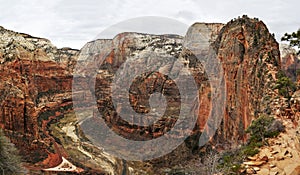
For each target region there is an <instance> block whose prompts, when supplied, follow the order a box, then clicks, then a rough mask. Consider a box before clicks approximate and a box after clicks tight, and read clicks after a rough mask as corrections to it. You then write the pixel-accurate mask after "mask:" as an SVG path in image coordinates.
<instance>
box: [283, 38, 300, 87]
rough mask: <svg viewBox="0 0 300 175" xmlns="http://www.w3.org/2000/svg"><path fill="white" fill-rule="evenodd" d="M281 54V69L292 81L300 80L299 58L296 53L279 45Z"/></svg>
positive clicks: (287, 47) (286, 46)
mask: <svg viewBox="0 0 300 175" xmlns="http://www.w3.org/2000/svg"><path fill="white" fill-rule="evenodd" d="M280 53H281V65H282V66H281V69H282V70H283V71H284V73H285V74H286V75H287V76H288V77H289V78H290V79H291V80H292V81H294V82H295V81H298V80H300V76H299V70H300V57H299V56H298V55H297V51H296V50H295V49H293V48H291V47H290V46H288V45H285V44H281V45H280Z"/></svg>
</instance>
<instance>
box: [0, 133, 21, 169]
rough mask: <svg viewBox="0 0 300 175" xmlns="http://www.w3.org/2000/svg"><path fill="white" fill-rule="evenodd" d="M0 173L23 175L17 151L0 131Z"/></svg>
mask: <svg viewBox="0 0 300 175" xmlns="http://www.w3.org/2000/svg"><path fill="white" fill-rule="evenodd" d="M0 173H3V174H25V169H24V168H23V167H22V166H21V158H20V156H19V155H18V151H17V149H16V148H15V146H14V145H13V144H12V143H11V142H10V140H9V139H8V138H7V137H5V135H4V133H3V131H2V130H0Z"/></svg>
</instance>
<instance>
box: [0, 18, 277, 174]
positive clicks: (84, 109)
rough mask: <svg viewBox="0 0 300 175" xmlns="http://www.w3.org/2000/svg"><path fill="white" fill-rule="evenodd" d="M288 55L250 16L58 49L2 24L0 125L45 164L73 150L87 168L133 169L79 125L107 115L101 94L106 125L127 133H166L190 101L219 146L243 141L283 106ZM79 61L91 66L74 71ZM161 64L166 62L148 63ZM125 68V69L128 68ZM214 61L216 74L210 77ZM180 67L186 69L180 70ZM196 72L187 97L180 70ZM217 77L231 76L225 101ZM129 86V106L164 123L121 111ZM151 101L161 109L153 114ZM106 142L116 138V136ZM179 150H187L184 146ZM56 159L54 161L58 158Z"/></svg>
mask: <svg viewBox="0 0 300 175" xmlns="http://www.w3.org/2000/svg"><path fill="white" fill-rule="evenodd" d="M199 47H200V48H201V49H200V50H199V49H197V48H199ZM210 52H213V53H214V55H213V56H214V58H215V60H216V61H217V62H218V63H219V65H220V66H219V67H207V65H206V64H205V63H203V62H201V59H198V58H202V57H205V55H207V54H208V53H210ZM279 56H280V55H279V50H278V44H277V42H276V41H275V39H274V38H273V37H272V35H270V33H269V31H268V29H267V28H266V26H265V25H264V24H263V23H262V22H261V21H258V20H256V19H249V18H247V17H244V18H241V19H237V20H234V21H231V22H229V23H228V24H226V25H223V24H204V23H196V24H194V25H192V26H191V27H190V28H189V30H188V32H187V35H186V36H185V37H180V36H176V35H149V34H139V33H122V34H119V35H117V36H116V37H115V38H114V39H113V40H96V41H93V42H90V43H87V44H86V45H85V46H84V48H83V49H82V50H81V51H80V52H79V51H77V50H72V49H68V48H64V49H57V48H56V47H54V46H53V45H52V44H51V43H50V42H49V41H48V40H45V39H41V38H35V37H32V36H29V35H26V34H19V33H15V32H12V31H8V30H5V29H3V28H0V62H1V64H0V74H1V76H0V82H1V83H0V92H1V93H0V124H1V125H0V126H1V127H2V128H4V129H5V130H6V131H7V132H6V133H7V135H9V137H10V138H11V139H12V140H13V142H14V143H16V144H17V146H19V148H20V147H22V148H24V149H22V150H23V151H22V154H23V155H25V157H26V159H27V160H28V162H31V163H37V164H38V165H39V166H42V167H53V166H56V165H57V164H58V163H59V161H60V160H57V161H56V162H55V161H54V159H55V160H56V159H57V157H66V158H68V159H69V160H71V161H73V162H75V164H76V165H78V166H82V167H85V168H86V171H91V172H92V170H96V171H101V172H102V171H106V172H111V173H116V174H121V173H122V172H135V170H132V168H133V169H135V167H134V165H133V164H131V163H129V164H127V166H131V167H132V168H129V167H126V166H125V163H124V162H122V161H121V160H119V159H116V158H114V157H111V156H109V155H107V154H106V153H105V152H103V150H99V149H98V148H96V147H94V146H93V145H91V144H90V142H88V141H87V140H86V137H84V135H83V132H82V130H81V126H80V123H81V124H82V123H84V122H83V121H85V122H87V121H92V122H93V121H94V120H93V119H97V117H99V116H96V115H95V114H93V113H90V112H88V111H90V110H91V109H93V107H94V106H93V104H94V102H95V101H93V100H95V99H94V97H93V95H92V94H93V93H95V94H96V102H97V103H96V105H97V110H98V111H99V112H100V113H101V115H102V117H103V119H104V120H105V122H106V124H107V125H108V126H109V127H110V128H111V129H112V130H114V131H115V132H116V133H118V134H119V135H122V136H123V137H125V138H128V139H131V140H150V139H153V138H159V137H161V136H162V135H163V134H164V133H166V132H167V131H169V130H170V128H172V127H173V126H174V124H175V122H176V121H177V120H178V114H179V111H180V104H186V105H190V106H194V109H193V110H192V111H189V113H188V114H189V115H190V116H194V117H196V126H195V127H192V130H193V131H194V133H199V132H203V131H207V132H208V133H209V132H212V131H214V130H215V129H218V130H217V134H216V135H215V136H214V139H212V142H213V143H217V142H218V143H221V144H224V143H229V144H231V145H237V144H239V143H241V142H242V141H245V139H246V137H245V133H244V130H245V129H246V128H247V127H248V126H249V124H250V122H251V121H252V119H254V118H255V117H256V116H258V115H260V114H261V113H275V109H273V108H272V105H274V104H275V102H274V100H273V99H274V97H275V96H276V95H277V94H276V92H275V91H273V90H272V86H273V85H274V82H275V79H276V78H275V77H276V73H277V71H278V70H279V67H280V57H279ZM158 58H160V60H159V61H157V59H158ZM208 58H209V57H208ZM206 59H207V57H206ZM202 61H203V60H202ZM206 61H207V60H206ZM76 62H77V63H78V64H77V65H82V66H77V67H76V68H75V70H74V67H75V63H76ZM175 62H178V63H180V65H182V66H181V67H180V66H179V67H178V66H176V64H175ZM212 62H213V60H212ZM166 63H168V64H166ZM153 65H158V66H157V67H156V68H155V69H151V70H150V69H147V68H149V67H151V66H153ZM121 68H124V69H123V71H122V72H121V73H120V72H118V71H120V69H121ZM206 68H209V69H213V70H215V72H216V74H215V75H211V76H210V75H209V72H207V70H205V69H206ZM141 70H145V71H144V72H141ZM153 70H154V71H153ZM180 71H182V72H183V73H182V75H179V74H177V73H178V72H180ZM74 72H76V75H77V76H76V77H75V81H73V75H74ZM161 72H163V73H164V74H168V73H169V74H170V73H171V74H172V76H171V75H170V76H165V75H164V74H162V73H161ZM188 73H190V75H191V76H192V77H193V78H194V82H195V85H196V87H197V93H198V94H199V96H198V98H195V99H193V100H189V101H186V102H184V103H183V102H181V101H180V98H179V97H180V95H182V94H180V93H179V90H178V89H179V87H178V86H176V83H178V82H179V83H180V82H182V80H183V79H182V77H181V78H180V76H183V77H184V76H186V75H188ZM135 74H137V76H135V77H132V75H135ZM214 76H221V77H223V78H221V79H219V80H218V81H216V82H217V83H216V85H218V83H220V84H223V85H224V87H225V88H224V89H221V90H223V91H225V90H226V91H225V92H224V94H225V97H226V98H225V99H226V101H225V103H224V104H223V102H220V103H218V101H213V100H212V99H214V98H215V97H214V96H213V94H214V92H215V91H216V88H218V87H217V86H212V84H211V83H213V82H215V81H214V79H213V77H214ZM131 78H132V79H131ZM92 79H93V80H92ZM72 81H73V92H74V94H73V99H72ZM118 82H125V84H122V83H118ZM126 82H127V84H126ZM74 83H75V84H74ZM76 83H77V84H76ZM112 83H114V84H115V86H114V87H113V86H112ZM128 83H129V84H128ZM130 83H133V85H130ZM126 85H128V88H129V94H123V93H117V94H116V95H117V102H120V103H123V102H124V103H125V102H126V103H129V106H131V107H132V108H133V109H134V111H135V112H137V113H140V114H147V117H148V120H149V121H152V120H153V121H155V120H156V118H155V115H154V114H157V113H159V114H160V113H162V114H163V116H164V117H163V118H162V119H159V120H158V121H156V122H154V124H152V125H150V126H148V125H144V123H141V121H139V120H136V119H135V118H134V117H133V115H129V117H130V116H131V118H130V120H129V122H128V120H127V121H126V120H123V119H122V118H120V116H119V114H120V112H121V113H122V112H123V113H126V114H130V111H128V110H127V109H126V108H125V109H124V108H123V106H122V105H120V106H119V107H118V106H114V105H113V103H114V101H113V100H114V99H113V97H112V93H111V92H121V91H122V90H123V89H126V88H125V87H127V86H126ZM192 86H193V83H191V84H187V87H188V88H191V87H192ZM74 87H75V88H74ZM94 87H95V88H94ZM86 89H89V91H86ZM112 90H113V91H112ZM186 90H187V92H189V91H192V90H193V89H192V88H191V89H186ZM152 93H162V94H164V95H165V96H167V97H168V96H169V97H170V98H166V99H165V101H164V99H163V98H161V96H160V97H157V98H152V97H151V96H150V95H149V94H152ZM128 99H129V100H128ZM150 99H151V100H152V101H150V103H149V100H150ZM163 102H165V103H166V104H167V106H168V108H167V109H169V110H167V111H165V112H164V113H163V111H160V110H159V109H160V107H161V106H160V105H162V103H163ZM198 102H199V104H198ZM73 104H74V107H73V106H72V105H73ZM157 104H159V105H157ZM217 105H220V106H224V107H222V110H223V111H222V112H221V113H216V112H215V111H214V110H213V108H214V106H217ZM162 106H163V105H162ZM150 107H151V108H152V107H154V108H157V110H154V113H151V112H153V111H151V108H150ZM198 107H199V110H197V108H198ZM74 109H75V110H76V112H77V114H78V112H79V118H78V116H77V117H76V116H75V113H74ZM218 114H222V116H221V117H220V119H221V120H222V123H221V125H218V122H216V124H215V125H214V124H208V125H206V123H207V121H208V118H209V117H210V116H212V117H214V115H218ZM82 127H84V126H82ZM187 132H190V130H187ZM181 134H184V133H181ZM212 135H213V133H212ZM178 136H179V137H180V136H181V135H180V134H179V135H178ZM103 142H105V143H108V144H111V145H113V144H114V140H113V139H112V140H110V139H108V140H105V141H103ZM195 142H196V143H198V140H196V141H195ZM35 150H37V151H35ZM176 157H181V155H179V153H178V155H176ZM162 160H163V159H162ZM49 162H54V163H51V165H49ZM99 167H100V168H99ZM124 167H125V168H124ZM139 168H140V167H139ZM141 169H143V168H141ZM145 171H146V170H145Z"/></svg>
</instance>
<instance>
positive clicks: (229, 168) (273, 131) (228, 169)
mask: <svg viewBox="0 0 300 175" xmlns="http://www.w3.org/2000/svg"><path fill="white" fill-rule="evenodd" d="M283 130H284V127H283V125H282V124H281V123H280V122H278V121H276V120H275V119H274V118H273V117H270V116H265V115H262V116H260V117H258V118H257V119H256V120H254V121H253V122H252V124H251V125H250V126H249V127H248V129H247V130H246V132H247V133H249V134H250V139H249V141H248V143H247V144H245V145H243V146H242V147H240V148H238V149H236V150H233V151H229V152H226V153H224V154H223V155H222V157H221V159H220V162H221V163H220V164H219V165H218V169H219V171H221V172H222V173H224V174H229V175H235V174H241V173H240V170H241V169H242V168H243V167H242V163H243V161H244V160H245V159H246V158H247V157H249V156H254V155H256V154H258V153H259V148H260V147H262V146H263V145H268V142H267V140H266V139H267V138H273V137H277V136H278V135H279V133H280V132H282V131H283Z"/></svg>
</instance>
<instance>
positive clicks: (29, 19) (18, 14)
mask: <svg viewBox="0 0 300 175" xmlns="http://www.w3.org/2000/svg"><path fill="white" fill-rule="evenodd" d="M1 1H3V2H1V6H0V15H1V18H0V25H1V26H3V27H5V28H8V29H12V30H15V31H18V32H24V33H29V34H31V35H35V36H39V37H45V38H48V39H50V40H51V41H52V42H53V43H54V44H55V45H57V46H58V47H63V46H68V47H74V48H81V47H82V46H83V45H84V44H85V43H86V42H88V41H90V40H93V39H94V38H95V37H96V36H97V35H99V33H101V32H102V31H103V30H105V29H107V28H109V27H110V26H112V25H114V24H117V23H119V22H122V21H124V20H128V19H131V18H136V17H141V16H162V17H168V18H173V19H176V20H178V21H179V22H182V23H185V24H188V25H191V24H192V23H194V22H222V23H226V22H228V21H230V20H231V19H232V18H236V17H237V16H241V15H243V14H248V16H250V17H258V18H260V19H261V20H263V21H264V22H265V23H266V24H267V26H268V27H269V29H270V31H271V32H274V33H275V34H276V36H277V39H279V38H280V36H281V35H283V33H285V32H291V31H294V30H297V29H298V28H299V27H300V20H299V19H298V7H299V5H300V3H299V1H298V0H290V1H282V0H265V1H261V0H252V1H244V0H227V1H224V0H211V1H204V0H164V1H161V0H151V1H149V0H147V1H146V0H124V1H120V0H101V1H97V0H89V1H84V0H51V1H40V0H10V1H4V0H1ZM148 26H149V25H148V24H147V25H145V27H144V29H145V30H144V31H145V32H149V30H148V29H150V28H149V27H148ZM156 26H160V24H156ZM142 29H143V28H141V26H140V27H139V30H142ZM156 29H158V28H156V27H152V30H153V32H154V33H155V31H154V30H156ZM160 30H163V29H162V28H160ZM166 31H168V29H166ZM153 32H152V33H153Z"/></svg>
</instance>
